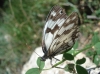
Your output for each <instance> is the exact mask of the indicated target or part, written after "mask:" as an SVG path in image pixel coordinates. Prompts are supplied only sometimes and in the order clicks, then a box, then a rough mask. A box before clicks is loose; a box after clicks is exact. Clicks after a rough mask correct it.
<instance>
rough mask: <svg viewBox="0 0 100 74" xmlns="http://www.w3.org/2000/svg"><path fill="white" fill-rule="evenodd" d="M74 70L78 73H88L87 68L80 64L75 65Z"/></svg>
mask: <svg viewBox="0 0 100 74" xmlns="http://www.w3.org/2000/svg"><path fill="white" fill-rule="evenodd" d="M76 71H77V73H78V74H88V72H87V70H86V69H85V68H83V67H82V66H80V65H76Z"/></svg>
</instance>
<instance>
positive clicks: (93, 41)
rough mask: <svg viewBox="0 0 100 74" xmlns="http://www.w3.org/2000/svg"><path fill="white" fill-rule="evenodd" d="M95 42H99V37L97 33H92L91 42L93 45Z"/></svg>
mask: <svg viewBox="0 0 100 74" xmlns="http://www.w3.org/2000/svg"><path fill="white" fill-rule="evenodd" d="M97 42H99V37H98V33H96V32H95V33H94V36H93V37H92V42H91V43H92V44H93V45H95V44H96V43H97Z"/></svg>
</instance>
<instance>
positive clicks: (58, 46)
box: [49, 12, 79, 56]
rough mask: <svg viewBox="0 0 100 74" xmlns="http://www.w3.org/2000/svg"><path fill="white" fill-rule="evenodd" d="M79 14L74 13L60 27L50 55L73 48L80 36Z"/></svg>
mask: <svg viewBox="0 0 100 74" xmlns="http://www.w3.org/2000/svg"><path fill="white" fill-rule="evenodd" d="M78 32H79V30H78V14H77V13H76V12H74V13H72V14H71V15H70V16H69V17H68V18H66V21H65V22H64V24H63V25H62V26H61V27H60V28H59V30H58V32H57V34H56V36H55V38H54V40H53V42H52V44H51V46H50V49H49V55H51V56H53V55H57V54H59V53H62V52H64V51H65V50H68V49H71V48H72V46H73V45H74V43H75V40H76V39H77V38H78Z"/></svg>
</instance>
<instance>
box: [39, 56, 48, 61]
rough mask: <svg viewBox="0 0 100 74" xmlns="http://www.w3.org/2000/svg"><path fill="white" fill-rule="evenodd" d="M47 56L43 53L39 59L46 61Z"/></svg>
mask: <svg viewBox="0 0 100 74" xmlns="http://www.w3.org/2000/svg"><path fill="white" fill-rule="evenodd" d="M47 58H48V57H46V56H45V55H44V56H43V57H40V59H41V61H46V59H47Z"/></svg>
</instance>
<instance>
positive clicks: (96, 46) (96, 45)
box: [94, 42, 100, 54]
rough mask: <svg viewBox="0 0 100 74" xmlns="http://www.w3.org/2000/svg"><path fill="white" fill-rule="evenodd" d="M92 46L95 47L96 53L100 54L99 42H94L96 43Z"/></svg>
mask: <svg viewBox="0 0 100 74" xmlns="http://www.w3.org/2000/svg"><path fill="white" fill-rule="evenodd" d="M94 47H95V49H96V51H97V54H100V42H98V43H96V44H95V45H94Z"/></svg>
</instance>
